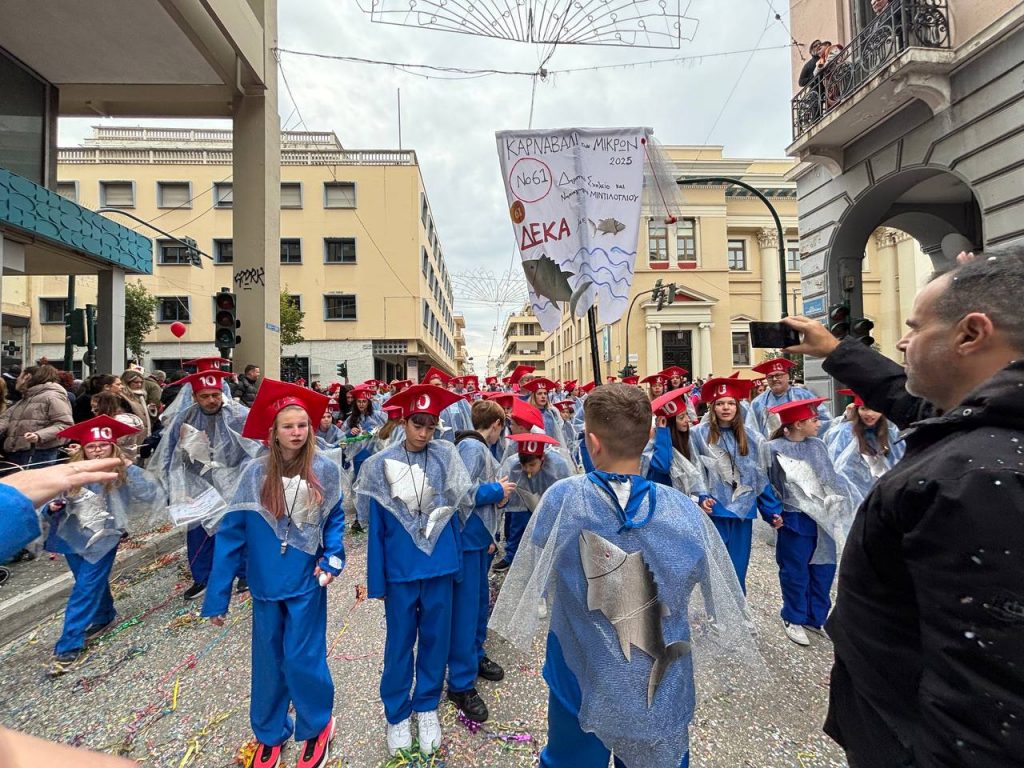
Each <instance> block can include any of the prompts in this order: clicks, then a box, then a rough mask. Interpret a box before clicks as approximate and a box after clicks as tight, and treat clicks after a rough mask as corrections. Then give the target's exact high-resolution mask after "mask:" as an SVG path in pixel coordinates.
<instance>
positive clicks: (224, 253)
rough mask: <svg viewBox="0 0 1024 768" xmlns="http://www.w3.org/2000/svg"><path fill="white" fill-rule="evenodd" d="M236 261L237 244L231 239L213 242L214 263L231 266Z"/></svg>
mask: <svg viewBox="0 0 1024 768" xmlns="http://www.w3.org/2000/svg"><path fill="white" fill-rule="evenodd" d="M234 260H235V242H234V240H232V239H231V238H230V237H226V238H221V239H218V240H214V241H213V262H214V263H215V264H231V263H232V262H233V261H234Z"/></svg>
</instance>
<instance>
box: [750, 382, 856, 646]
mask: <svg viewBox="0 0 1024 768" xmlns="http://www.w3.org/2000/svg"><path fill="white" fill-rule="evenodd" d="M823 400H824V398H814V399H812V400H794V401H793V402H791V403H786V404H785V405H779V406H775V407H773V408H772V409H771V411H772V413H774V414H776V415H777V416H778V417H779V419H780V422H781V424H782V426H780V427H779V428H778V429H777V430H776V432H775V434H773V435H772V437H771V440H769V441H768V442H767V443H766V444H765V445H764V446H763V448H764V463H765V466H766V467H767V469H768V477H769V480H770V481H771V484H772V488H773V489H774V491H775V495H776V496H777V497H778V498H779V499H780V500H781V501H782V515H781V519H780V520H777V521H776V523H775V525H774V527H775V528H777V529H778V540H777V541H776V544H775V560H776V562H777V563H778V565H779V584H780V586H781V587H782V612H781V615H782V624H783V628H784V630H785V632H786V636H787V637H788V638H789V639H790V640H792V641H793V642H794V643H796V644H797V645H801V646H807V645H810V640H809V639H808V637H807V630H810V631H811V632H813V633H815V634H818V635H824V631H823V630H822V627H823V626H824V625H825V619H827V618H828V612H829V609H830V608H831V607H832V601H831V598H830V595H829V592H830V590H831V589H832V581H833V580H834V579H835V575H836V563H837V562H838V559H839V555H840V554H841V551H842V546H843V543H844V542H845V541H846V534H847V532H848V531H849V529H850V526H851V525H852V523H853V512H854V510H855V509H856V508H857V502H858V500H857V499H856V498H855V497H856V496H857V494H856V492H855V491H854V489H853V488H852V487H851V486H850V484H849V483H847V482H846V481H845V480H844V479H843V478H841V477H840V476H839V475H838V474H837V473H836V471H835V469H834V467H833V466H832V460H831V459H830V458H829V455H828V449H827V448H826V447H825V443H824V442H822V441H821V440H819V439H818V438H817V434H818V430H819V428H820V426H821V425H820V423H819V421H818V413H817V408H818V406H819V405H820V404H821V403H822V402H823Z"/></svg>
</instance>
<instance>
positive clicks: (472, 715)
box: [448, 688, 488, 723]
mask: <svg viewBox="0 0 1024 768" xmlns="http://www.w3.org/2000/svg"><path fill="white" fill-rule="evenodd" d="M448 700H449V701H451V703H452V704H454V705H455V706H456V707H458V708H459V709H461V710H462V714H464V715H465V716H466V717H468V718H469V719H470V720H472V721H474V722H476V723H485V722H487V717H488V712H487V705H486V704H484V700H483V699H481V698H480V694H479V693H477V692H476V688H470V689H469V690H468V691H462V692H461V693H453V692H452V691H448Z"/></svg>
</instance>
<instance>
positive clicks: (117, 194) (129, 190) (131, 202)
mask: <svg viewBox="0 0 1024 768" xmlns="http://www.w3.org/2000/svg"><path fill="white" fill-rule="evenodd" d="M100 207H101V208H134V207H135V182H133V181H101V182H100Z"/></svg>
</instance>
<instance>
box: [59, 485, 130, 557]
mask: <svg viewBox="0 0 1024 768" xmlns="http://www.w3.org/2000/svg"><path fill="white" fill-rule="evenodd" d="M67 514H68V515H69V516H70V517H75V518H77V519H78V526H79V528H81V529H82V530H83V531H85V532H86V533H88V534H90V536H89V540H88V542H86V545H85V548H86V549H89V548H90V547H92V545H93V544H95V543H96V542H97V541H99V540H100V539H102V538H104V537H106V536H116V537H117V538H121V533H122V531H121V530H120V529H118V528H116V527H110V526H108V525H107V523H108V522H109V521H110V520H111V519H113V517H114V516H113V515H112V514H111V513H110V510H109V509H107V504H106V501H105V500H104V499H103V498H101V497H100V496H99V495H98V494H95V493H93V492H92V491H90V490H89V489H88V488H82V489H81V491H79V492H78V493H77V494H76V495H74V496H68V497H67Z"/></svg>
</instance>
